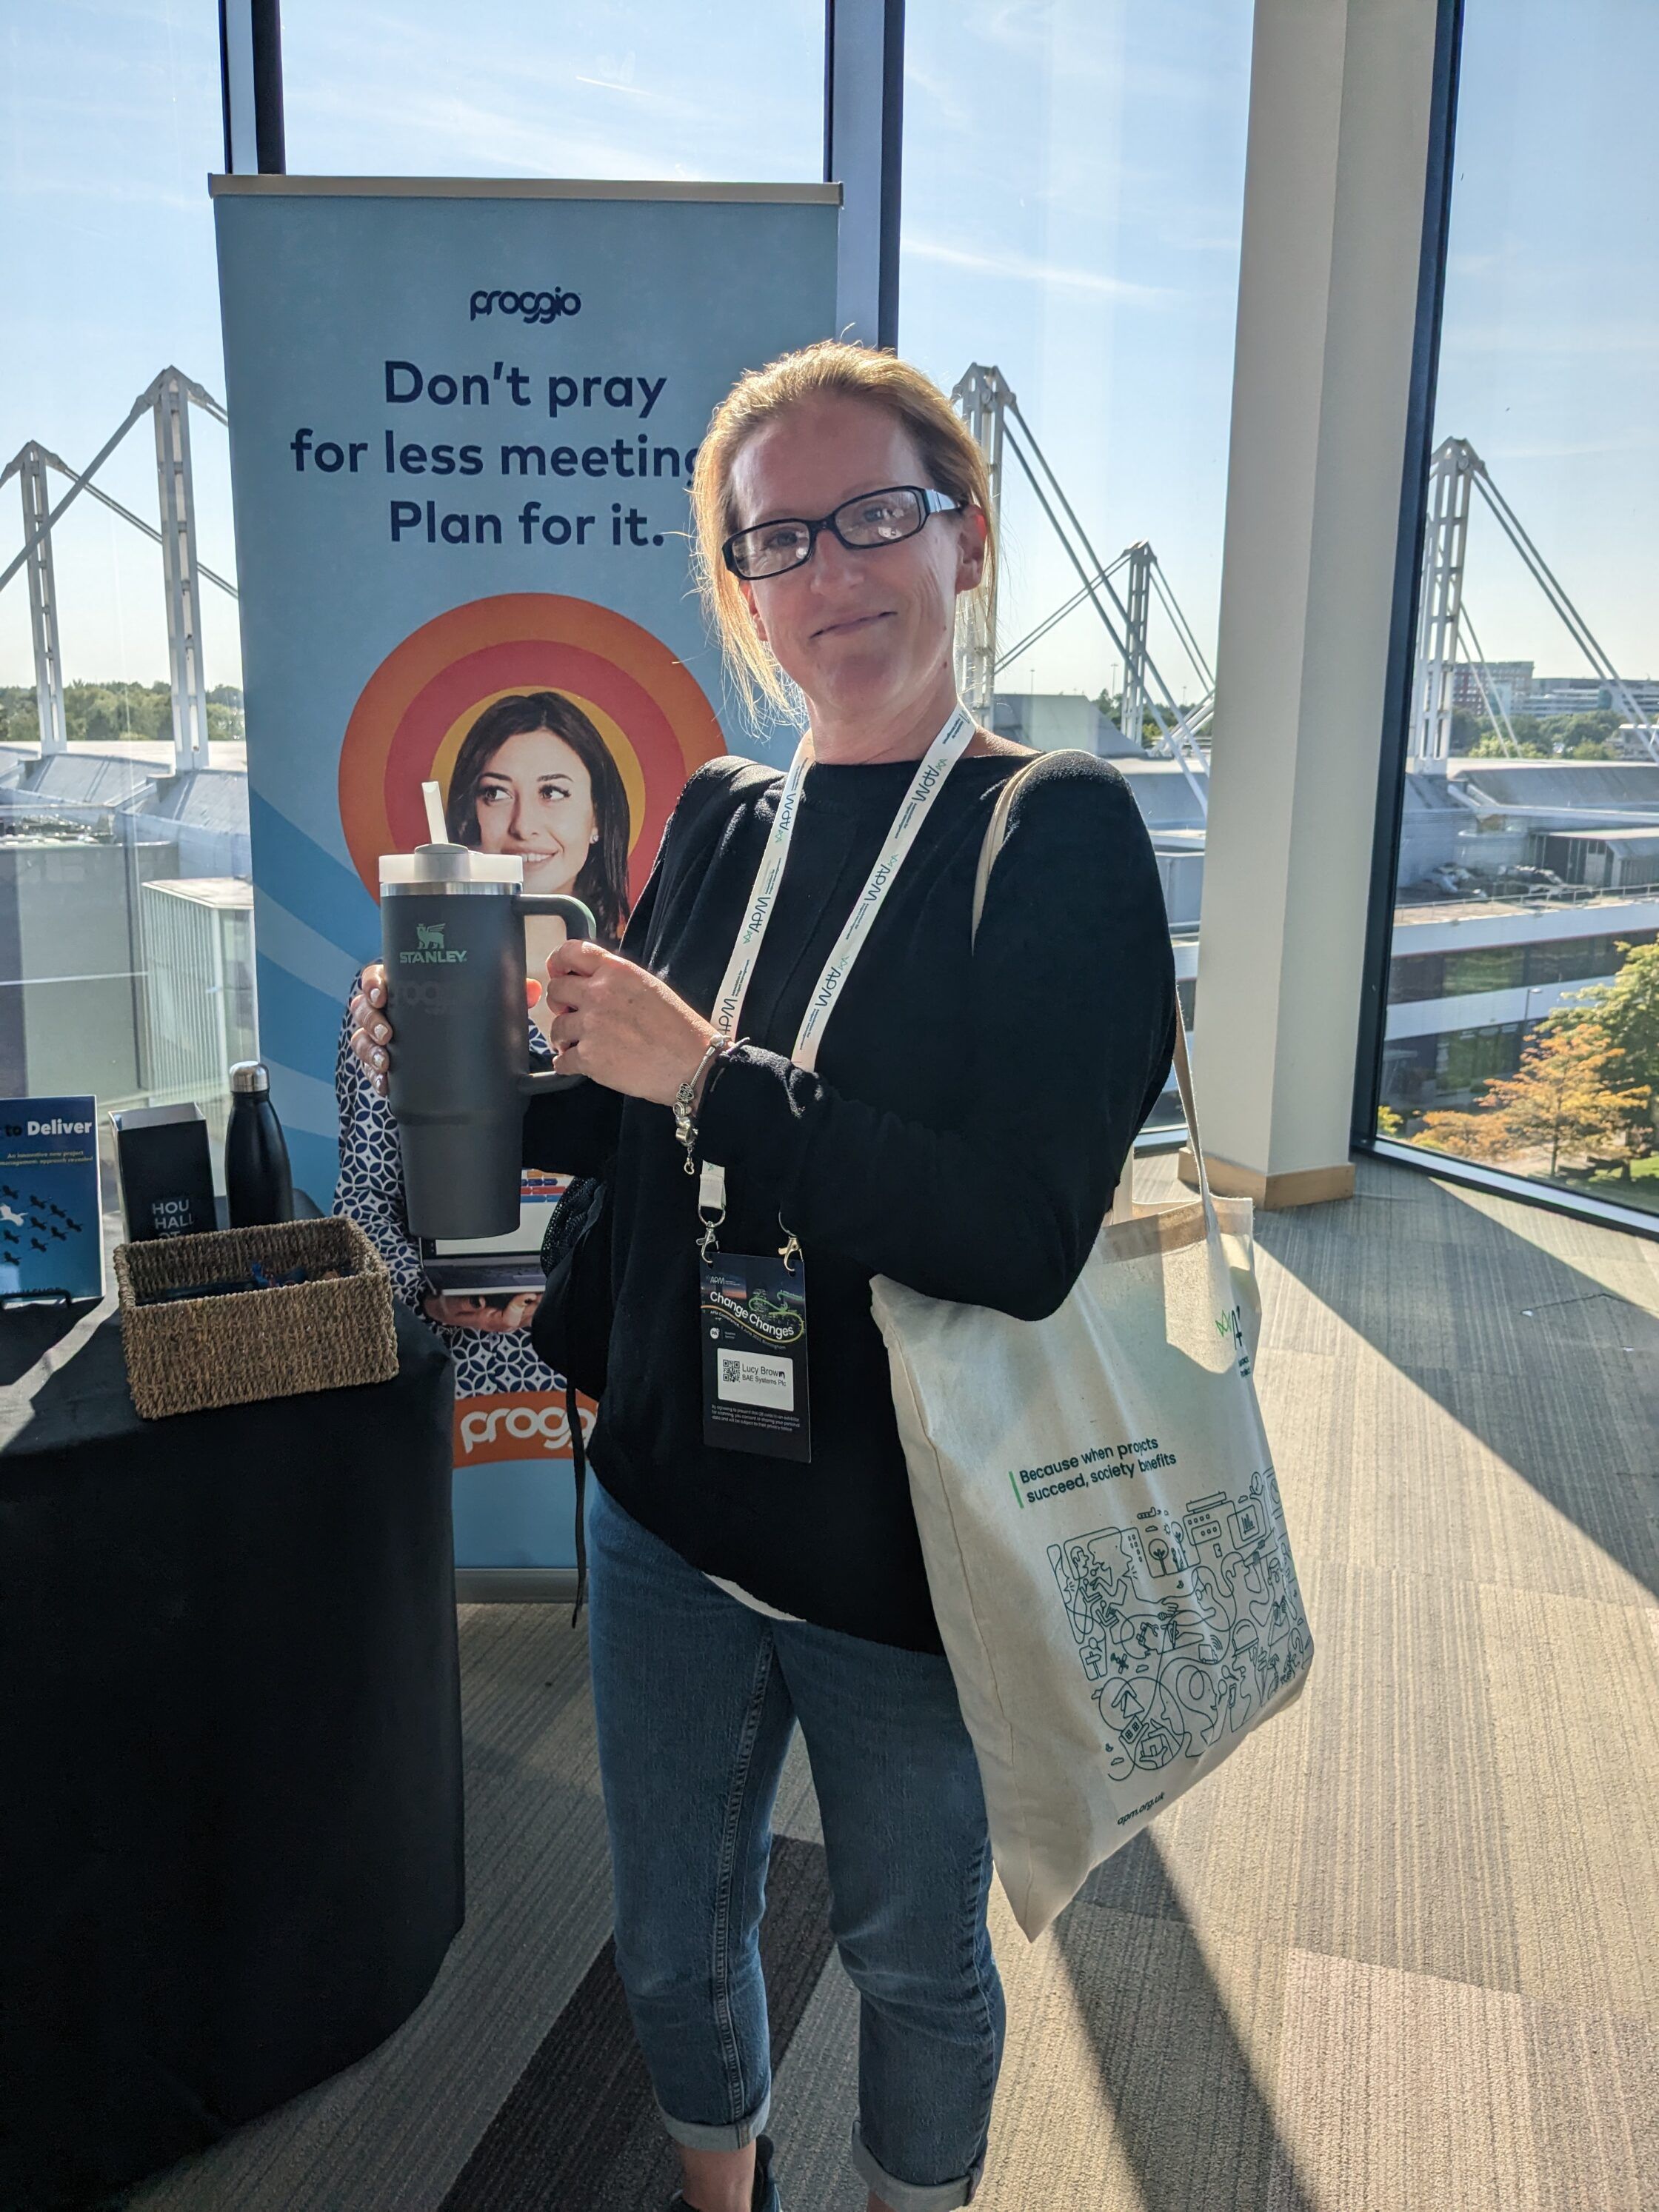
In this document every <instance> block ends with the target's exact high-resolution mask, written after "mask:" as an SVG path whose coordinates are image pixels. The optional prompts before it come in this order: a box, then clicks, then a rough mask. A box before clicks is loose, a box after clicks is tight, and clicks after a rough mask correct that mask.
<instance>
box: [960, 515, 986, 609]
mask: <svg viewBox="0 0 1659 2212" xmlns="http://www.w3.org/2000/svg"><path fill="white" fill-rule="evenodd" d="M990 535H991V531H990V525H989V524H988V523H987V521H986V520H985V517H984V515H983V514H982V513H981V511H980V509H979V508H978V507H963V510H962V512H961V513H960V514H959V515H958V516H957V591H958V592H971V591H974V590H975V589H977V587H978V586H979V585H981V583H982V582H983V581H984V580H985V549H986V546H987V543H988V542H989V539H990Z"/></svg>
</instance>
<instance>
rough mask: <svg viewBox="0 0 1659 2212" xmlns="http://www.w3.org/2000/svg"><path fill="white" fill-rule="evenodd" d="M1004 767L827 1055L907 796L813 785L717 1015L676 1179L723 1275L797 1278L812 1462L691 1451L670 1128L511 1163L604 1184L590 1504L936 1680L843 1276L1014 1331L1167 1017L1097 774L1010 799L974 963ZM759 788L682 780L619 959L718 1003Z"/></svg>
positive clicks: (1125, 797) (1079, 1209)
mask: <svg viewBox="0 0 1659 2212" xmlns="http://www.w3.org/2000/svg"><path fill="white" fill-rule="evenodd" d="M1020 765H1021V762H1020V760H1019V759H1018V758H1017V757H1013V756H1011V755H1008V754H997V755H988V756H985V757H973V756H969V757H964V758H963V759H962V760H960V761H958V763H957V765H956V767H955V768H954V769H952V771H951V775H950V777H949V779H948V781H946V784H945V788H944V790H943V791H942V793H940V794H939V798H938V799H937V800H936V801H935V803H934V805H933V809H932V811H931V812H930V813H929V814H928V816H927V820H926V822H925V823H924V825H923V827H922V829H921V834H920V835H919V836H918V837H917V839H916V842H915V845H914V846H913V847H912V848H911V851H910V853H909V854H908V858H907V859H906V860H905V862H904V865H903V866H902V869H901V870H900V872H899V873H898V875H897V876H896V878H895V880H894V883H893V885H892V888H891V889H890V891H889V893H888V896H887V899H886V902H885V903H884V906H883V908H882V909H881V912H880V914H879V915H878V918H877V921H876V923H875V926H874V927H873V929H872V932H871V934H870V937H869V939H868V941H867V942H866V946H865V949H864V951H863V954H862V956H861V957H860V959H859V961H858V963H857V965H856V966H855V967H854V969H853V971H852V974H851V975H850V976H849V977H848V981H847V983H846V986H845V988H844V990H843V992H842V998H841V1001H840V1003H839V1004H838V1006H836V1011H835V1012H834V1014H833V1015H832V1017H831V1018H830V1021H829V1025H828V1027H827V1029H826V1030H825V1031H824V1033H823V1039H822V1043H821V1048H820V1052H819V1056H818V1068H817V1073H815V1074H811V1075H808V1074H805V1073H803V1072H802V1071H801V1070H800V1069H799V1068H798V1067H795V1066H793V1064H792V1063H791V1061H790V1060H789V1058H788V1054H789V1052H790V1049H791V1048H792V1046H793V1042H794V1039H795V1033H796V1030H797V1029H798V1027H799V1023H800V1019H801V1016H802V1013H803V1012H804V1010H805V1005H806V1001H807V999H808V996H809V994H811V989H812V987H813V986H814V984H815V983H816V982H817V978H818V975H819V974H820V972H821V970H822V969H823V963H824V961H825V959H826V958H827V957H828V955H829V949H830V947H831V945H833V943H834V941H835V939H836V935H837V934H838V933H839V931H840V929H841V927H842V923H843V922H844V921H845V920H846V918H847V915H848V913H849V912H850V910H851V908H852V905H853V902H854V900H855V899H856V897H857V896H858V895H859V892H860V890H862V888H863V886H864V883H865V880H866V877H867V875H868V872H869V870H870V868H871V866H872V864H873V862H874V860H875V857H876V854H877V852H878V849H879V848H880V845H881V842H882V839H883V837H884V836H885V834H886V831H887V829H888V828H889V826H890V823H891V821H892V818H893V816H894V814H895V812H896V810H897V807H898V805H899V801H900V799H902V796H903V793H905V791H906V790H907V789H908V787H909V783H910V780H911V777H912V776H913V775H914V774H915V763H914V762H909V761H899V762H891V763H885V762H884V763H878V764H876V765H873V766H863V767H840V766H823V765H821V766H817V767H814V768H812V769H810V770H809V772H808V774H807V776H806V779H805V787H804V789H803V792H802V797H801V806H800V812H799V817H798V819H797V823H796V829H795V836H794V840H793V844H792V846H791V848H790V853H789V860H788V865H787V868H786V870H785V872H784V877H783V881H782V883H781V886H780V888H779V893H778V899H777V904H776V908H775V912H774V915H773V919H772V922H771V926H770V927H769V930H768V932H767V935H766V939H765V943H764V945H763V948H762V951H761V955H760V958H759V961H758V963H757V967H756V970H755V973H754V975H753V978H752V981H751V983H750V991H749V995H748V1000H747V1003H746V1005H745V1006H744V1011H743V1015H742V1019H741V1029H742V1031H743V1034H744V1036H745V1037H746V1038H747V1039H748V1040H749V1042H747V1043H746V1044H744V1046H743V1047H742V1048H741V1049H740V1050H739V1051H738V1052H736V1053H735V1054H732V1055H731V1056H730V1057H729V1058H728V1059H726V1060H724V1061H722V1062H721V1063H720V1064H719V1066H717V1068H716V1071H715V1073H714V1075H713V1076H712V1078H711V1079H710V1081H709V1083H708V1087H707V1090H706V1093H705V1097H704V1100H703V1105H702V1117H701V1125H700V1131H699V1144H698V1153H699V1157H700V1158H708V1159H714V1160H719V1161H720V1162H721V1163H722V1164H723V1165H724V1166H725V1168H726V1186H727V1188H726V1207H727V1215H726V1223H725V1225H724V1226H723V1228H722V1229H721V1231H720V1244H721V1246H722V1248H723V1249H726V1250H728V1251H734V1252H775V1251H776V1250H777V1249H778V1247H779V1245H780V1244H781V1243H782V1241H783V1236H782V1231H781V1230H780V1228H779V1226H778V1224H779V1220H780V1218H781V1219H782V1221H783V1222H785V1223H787V1225H788V1227H789V1228H791V1229H793V1231H795V1233H796V1235H797V1236H798V1237H799V1239H800V1242H801V1245H802V1248H803V1250H804V1253H805V1263H806V1284H807V1310H808V1316H809V1342H810V1346H811V1383H810V1391H811V1407H812V1459H811V1464H810V1465H807V1466H802V1465H799V1464H798V1463H794V1462H788V1461H785V1460H776V1459H772V1458H769V1457H763V1456H760V1455H754V1454H750V1453H747V1452H733V1451H724V1450H720V1449H711V1448H710V1447H709V1446H708V1445H706V1444H705V1443H704V1442H703V1440H702V1380H701V1366H700V1350H701V1347H700V1341H699V1337H698V1328H699V1323H698V1318H697V1272H696V1235H697V1222H696V1181H695V1179H694V1178H692V1177H690V1176H687V1175H686V1174H684V1171H683V1168H682V1159H683V1155H682V1152H681V1150H680V1147H679V1146H678V1144H677V1143H676V1141H675V1139H674V1133H673V1119H672V1116H671V1114H670V1112H669V1110H668V1109H667V1108H666V1107H665V1106H654V1105H648V1104H647V1103H644V1102H642V1101H641V1100H638V1099H632V1098H628V1099H625V1098H623V1097H621V1096H620V1095H619V1094H618V1093H617V1092H615V1091H606V1090H605V1089H603V1088H602V1087H600V1086H599V1085H596V1084H585V1085H581V1086H580V1088H578V1089H576V1090H574V1091H568V1092H562V1093H556V1094H555V1095H553V1096H552V1097H546V1098H543V1099H538V1100H537V1101H535V1102H534V1103H532V1105H531V1106H530V1107H529V1109H527V1111H526V1116H525V1158H526V1161H527V1162H529V1163H530V1164H532V1165H536V1166H544V1167H550V1168H558V1169H563V1170H568V1171H570V1172H573V1173H578V1174H592V1173H597V1172H599V1170H601V1169H602V1168H603V1167H605V1164H606V1163H607V1162H608V1161H611V1159H612V1158H614V1166H613V1167H612V1168H611V1178H612V1184H613V1192H614V1203H615V1235H616V1243H615V1256H614V1261H613V1278H614V1285H615V1291H616V1325H615V1329H614V1333H613V1334H612V1337H611V1362H610V1380H609V1383H608V1384H607V1387H606V1390H605V1398H604V1401H603V1403H602V1405H601V1407H600V1413H599V1427H598V1430H597V1431H596V1433H595V1437H594V1440H593V1447H592V1459H593V1466H594V1471H595V1473H596V1474H597V1475H598V1477H599V1480H600V1481H601V1482H602V1483H603V1484H604V1485H605V1488H606V1489H607V1490H608V1491H609V1492H611V1495H612V1496H613V1497H614V1498H616V1499H617V1502H618V1503H619V1504H621V1505H623V1507H624V1508H625V1510H627V1511H628V1512H629V1513H630V1514H632V1515H633V1516H634V1518H635V1520H637V1521H639V1522H642V1523H643V1524H644V1526H645V1527H646V1528H649V1529H651V1530H653V1532H654V1533H655V1534H657V1535H658V1536H659V1537H661V1538H662V1539H663V1541H665V1542H666V1543H668V1544H670V1545H671V1546H672V1547H673V1548H674V1550H676V1551H677V1552H678V1553H680V1554H681V1556H682V1557H683V1558H684V1559H687V1560H689V1561H690V1563H691V1564H692V1565H695V1566H697V1567H700V1568H702V1569H704V1570H705V1571H708V1572H709V1573H712V1574H716V1575H720V1576H722V1577H726V1578H728V1579H729V1580H731V1581H733V1582H735V1583H738V1584H740V1585H741V1587H742V1588H743V1589H746V1590H748V1591H749V1592H750V1594H751V1595H754V1596H755V1597H757V1598H761V1599H763V1600H764V1601H766V1603H768V1604H769V1605H772V1606H775V1607H778V1608H780V1609H781V1611H783V1612H785V1613H794V1614H798V1615H799V1616H800V1617H801V1618H802V1619H804V1620H808V1621H811V1622H812V1623H814V1624H816V1625H817V1626H821V1627H825V1628H833V1629H839V1630H843V1631H845V1632H848V1633H850V1634H852V1635H855V1636H864V1637H869V1638H873V1639H874V1640H875V1641H877V1642H878V1643H883V1644H897V1645H900V1646H902V1647H904V1648H906V1649H908V1650H927V1651H937V1650H939V1632H938V1629H937V1627H936V1626H935V1624H934V1620H933V1607H932V1605H931V1603H930V1602H929V1599H928V1595H927V1581H926V1577H925V1576H924V1573H923V1570H922V1562H921V1548H920V1546H919V1543H918V1541H917V1537H916V1529H915V1521H914V1519H913V1517H912V1515H911V1511H910V1501H909V1492H908V1480H907V1476H906V1472H905V1467H904V1460H903V1455H902V1451H901V1449H900V1446H899V1440H898V1432H897V1429H896V1424H895V1421H894V1417H893V1408H892V1401H891V1397H890V1390H889V1384H888V1373H887V1357H886V1352H885V1349H884V1346H883V1344H882V1341H881V1338H880V1336H879V1334H878V1332H877V1329H876V1326H875V1323H874V1321H873V1320H872V1317H871V1312H870V1278H871V1277H872V1275H878V1274H882V1275H890V1276H892V1277H893V1278H894V1279H896V1280H897V1281H899V1282H902V1283H908V1284H909V1285H911V1286H912V1287H913V1288H915V1289H916V1290H919V1291H927V1293H929V1294H930V1295H931V1296H933V1297H941V1298H951V1299H956V1300H959V1301H962V1302H963V1303H966V1304H973V1305H984V1306H993V1307H996V1308H999V1309H1000V1310H1001V1311H1003V1312H1004V1313H1008V1314H1012V1315H1015V1316H1018V1317H1019V1318H1021V1319H1024V1320H1037V1319H1040V1318H1041V1317H1042V1316H1045V1315H1047V1314H1049V1313H1052V1312H1053V1311H1054V1309H1055V1308H1056V1307H1057V1306H1058V1305H1060V1304H1061V1302H1062V1301H1063V1300H1064V1298H1065V1297H1066V1294H1067V1292H1068V1291H1070V1289H1071V1287H1072V1285H1073V1283H1074V1282H1075V1281H1076V1279H1077V1277H1078V1275H1079V1272H1080V1271H1081V1269H1082V1267H1083V1263H1084V1261H1085V1258H1086V1257H1087V1255H1088V1253H1089V1250H1090V1248H1091V1245H1092V1243H1093V1242H1094V1239H1095V1236H1096V1233H1097V1230H1098V1228H1099V1226H1100V1223H1101V1220H1102V1218H1103V1215H1104V1213H1105V1212H1106V1208H1107V1206H1108V1205H1109V1201H1110V1198H1111V1194H1112V1191H1113V1188H1114V1187H1115V1184H1116V1182H1117V1180H1118V1177H1119V1175H1120V1174H1121V1170H1122V1166H1123V1162H1124V1158H1125V1156H1126V1154H1127V1152H1128V1150H1129V1147H1130V1145H1131V1144H1132V1142H1133V1138H1134V1135H1135V1133H1136V1131H1137V1130H1138V1129H1139V1127H1140V1126H1141V1124H1142V1122H1143V1121H1145V1120H1146V1116H1147V1115H1148V1114H1149V1113H1150V1112H1151V1110H1152V1105H1153V1103H1154V1102H1155V1101H1156V1100H1157V1098H1158V1095H1159V1093H1160V1091H1162V1089H1163V1087H1164V1080H1165V1079H1166V1077H1167V1075H1168V1073H1169V1068H1170V1056H1171V1054H1172V1052H1173V1050H1174V1043H1175V1019H1176V994H1175V974H1174V962H1173V959H1172V957H1171V954H1170V935H1169V926H1168V922H1167V921H1166V918H1165V915H1164V901H1163V897H1162V895H1161V892H1160V890H1159V886H1158V869H1157V864H1156V862H1155V860H1154V858H1153V854H1152V842H1151V840H1150V838H1149V837H1148V836H1147V834H1146V828H1145V826H1144V824H1143V823H1142V821H1141V818H1140V816H1139V811H1137V809H1136V807H1135V805H1134V802H1133V799H1132V798H1131V796H1130V793H1129V787H1128V785H1127V783H1126V782H1125V781H1124V779H1123V777H1122V776H1121V775H1119V774H1118V772H1117V770H1116V769H1113V768H1111V767H1110V766H1109V765H1108V764H1107V763H1105V762H1103V761H1099V760H1096V759H1094V758H1092V757H1090V756H1087V755H1085V754H1079V753H1060V754H1054V755H1052V756H1048V757H1043V758H1042V760H1041V762H1040V764H1039V765H1038V766H1037V767H1036V768H1035V769H1033V770H1032V773H1031V775H1030V777H1029V778H1028V779H1027V781H1026V782H1025V784H1024V786H1023V787H1022V788H1021V790H1020V792H1019V793H1018V796H1017V798H1016V799H1015V802H1014V806H1013V809H1012V817H1011V819H1010V823H1009V826H1008V834H1007V838H1006V842H1005V844H1004V847H1003V849H1002V854H1001V856H1000V859H999V860H998V862H997V865H996V868H995V870H994V873H993V876H992V878H991V887H990V892H989V896H988V897H987V902H986V906H985V915H984V920H983V922H982V924H981V929H980V933H979V939H978V943H977V945H976V947H974V948H971V949H970V945H969V922H970V916H971V907H972V899H973V888H974V876H975V867H976V865H977V862H978V858H979V852H980V847H981V842H982V840H983V837H984V834H985V829H986V825H987V822H988V821H989V818H990V814H991V809H992V806H993V805H994V801H995V798H996V794H997V791H998V789H999V787H1000V786H1001V784H1002V783H1003V781H1005V780H1006V777H1007V776H1008V775H1010V774H1012V771H1013V770H1014V769H1016V768H1018V767H1019V766H1020ZM780 788H781V777H779V776H778V775H776V774H775V772H774V771H771V770H769V769H763V768H759V767H757V766H754V765H753V764H751V763H746V762H743V761H739V760H735V759H731V758H727V759H725V760H720V761H715V762H712V763H709V764H708V766H707V767H705V768H703V769H700V770H699V771H698V772H697V774H696V775H695V776H693V777H692V779H691V780H690V782H689V783H688V785H687V787H686V790H685V792H684V794H683V796H682V798H681V800H680V804H679V805H678V808H677V810H676V811H675V814H674V817H673V819H672V820H671V822H670V823H669V825H668V829H667V831H666V833H665V836H664V839H663V846H662V850H661V852H660V853H659V855H658V859H657V866H656V868H655V870H654V872H653V875H652V878H651V881H650V883H649V884H647V888H646V890H645V892H644V894H643V896H641V901H640V903H639V906H638V907H637V908H636V909H635V913H634V916H633V919H632V921H630V923H629V928H628V933H627V936H626V938H625V939H624V941H623V951H624V952H625V953H626V954H627V955H628V956H629V957H631V958H633V959H635V960H637V961H640V962H641V963H642V964H643V965H644V966H646V967H647V968H648V969H651V970H652V971H653V974H656V975H660V976H662V977H663V978H664V979H665V981H667V982H668V983H669V984H670V985H671V987H672V988H673V989H674V990H675V991H676V992H678V994H679V995H680V996H681V997H682V998H684V1000H686V1001H687V1002H688V1003H689V1004H690V1005H691V1006H695V1007H696V1008H697V1009H698V1011H699V1012H708V1009H709V1008H710V1007H711V1006H712V1005H713V1003H714V994H715V993H716V991H717V990H718V989H719V987H720V978H721V976H722V975H723V973H724V970H725V967H726V959H727V957H728V956H729V955H730V952H731V950H732V944H733V941H734V940H735V938H736V935H737V931H738V923H739V921H740V918H741V915H742V913H743V910H744V906H745V904H746V902H747V900H748V896H749V894H750V889H751V887H752V885H753V883H754V878H755V875H756V872H757V868H758V866H759V864H760V858H761V852H762V848H763V845H764V843H765V841H766V835H767V831H768V829H769V827H770V825H771V821H772V817H773V814H774V811H775V807H776V803H777V795H778V792H779V790H780Z"/></svg>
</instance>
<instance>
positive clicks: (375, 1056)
mask: <svg viewBox="0 0 1659 2212" xmlns="http://www.w3.org/2000/svg"><path fill="white" fill-rule="evenodd" d="M369 1058H370V1059H371V1060H373V1061H374V1065H375V1066H376V1067H384V1066H386V1054H384V1053H383V1052H374V1053H371V1054H369Z"/></svg>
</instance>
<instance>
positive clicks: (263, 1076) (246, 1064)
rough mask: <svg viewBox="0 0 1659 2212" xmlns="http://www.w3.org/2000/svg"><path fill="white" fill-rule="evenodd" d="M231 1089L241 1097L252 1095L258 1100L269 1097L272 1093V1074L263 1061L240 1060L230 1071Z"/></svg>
mask: <svg viewBox="0 0 1659 2212" xmlns="http://www.w3.org/2000/svg"><path fill="white" fill-rule="evenodd" d="M230 1087H231V1089H232V1091H234V1092H236V1093H238V1094H239V1095H247V1094H252V1097H256V1098H264V1097H267V1096H268V1095H269V1093H270V1071H269V1069H268V1068H267V1067H266V1066H265V1064H264V1060H238V1061H237V1063H236V1065H235V1066H234V1067H233V1068H232V1069H231V1071H230Z"/></svg>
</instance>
